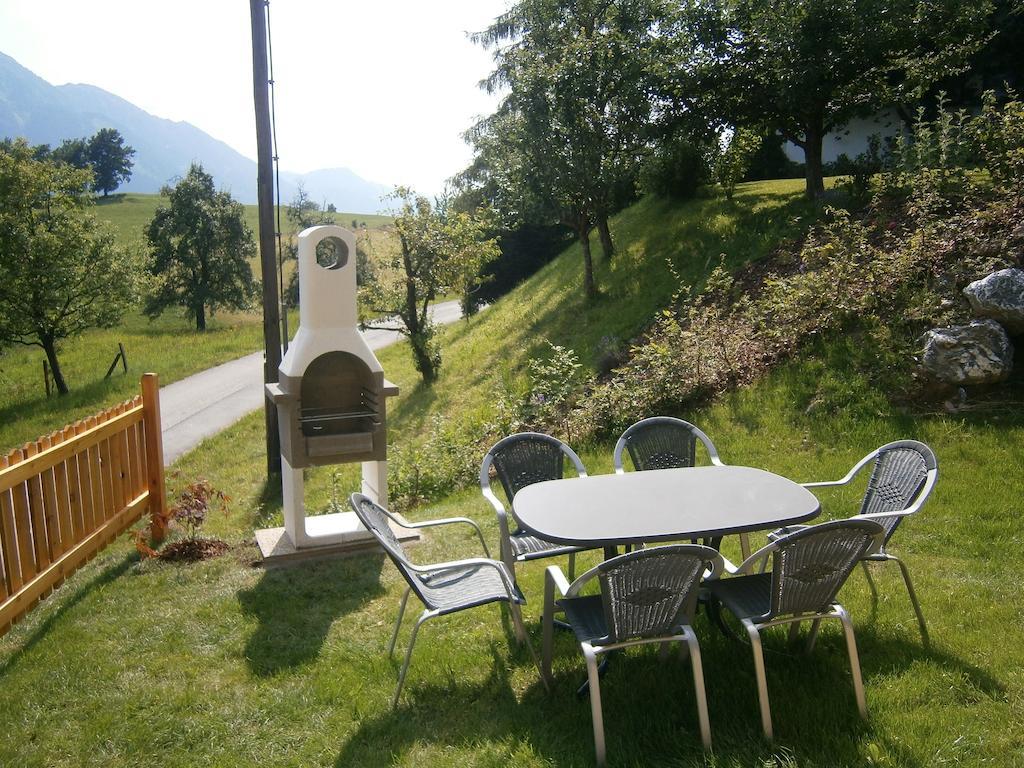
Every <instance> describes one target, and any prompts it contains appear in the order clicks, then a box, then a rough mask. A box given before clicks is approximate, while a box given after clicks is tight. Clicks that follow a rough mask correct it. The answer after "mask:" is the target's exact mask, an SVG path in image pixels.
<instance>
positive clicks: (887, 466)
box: [859, 440, 939, 542]
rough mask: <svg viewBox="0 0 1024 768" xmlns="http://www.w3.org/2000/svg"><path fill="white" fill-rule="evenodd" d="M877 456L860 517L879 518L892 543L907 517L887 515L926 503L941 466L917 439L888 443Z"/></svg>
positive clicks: (929, 449) (887, 539) (886, 536)
mask: <svg viewBox="0 0 1024 768" xmlns="http://www.w3.org/2000/svg"><path fill="white" fill-rule="evenodd" d="M874 456H875V459H874V465H873V466H872V468H871V477H869V478H868V486H867V490H866V491H865V493H864V500H863V502H862V503H861V507H860V513H859V514H861V515H874V516H876V517H873V519H874V520H877V521H878V522H879V523H881V524H882V527H883V528H885V542H888V541H889V539H890V537H892V535H893V533H895V532H896V528H897V527H898V526H899V524H900V521H901V520H902V519H903V518H904V515H893V516H891V517H885V516H884V513H886V512H899V511H902V510H905V509H908V508H909V507H911V506H913V505H914V504H915V502H918V501H919V500H920V501H922V502H923V501H924V498H926V497H927V495H928V494H929V493H931V489H932V487H933V486H934V484H935V483H934V481H935V476H936V475H937V474H938V466H939V465H938V460H937V459H936V458H935V454H934V453H933V452H932V449H931V448H929V447H928V446H927V445H925V444H924V443H920V442H918V441H917V440H897V441H896V442H892V443H886V444H885V445H883V446H882V447H881V448H878V449H877V450H876V451H875V452H874ZM869 457H870V454H869ZM929 481H931V482H929Z"/></svg>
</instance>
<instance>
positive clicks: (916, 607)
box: [889, 555, 931, 648]
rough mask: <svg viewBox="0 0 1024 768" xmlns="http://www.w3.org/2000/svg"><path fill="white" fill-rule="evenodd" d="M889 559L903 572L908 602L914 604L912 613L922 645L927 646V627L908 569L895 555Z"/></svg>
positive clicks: (928, 642)
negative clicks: (908, 596) (915, 616)
mask: <svg viewBox="0 0 1024 768" xmlns="http://www.w3.org/2000/svg"><path fill="white" fill-rule="evenodd" d="M889 559H890V560H893V561H895V562H896V564H897V565H899V567H900V571H901V572H902V573H903V581H904V583H905V584H906V585H907V593H908V594H909V595H910V602H911V603H913V605H914V613H916V614H917V625H918V626H919V627H920V628H921V639H922V640H923V641H924V645H925V647H926V648H927V647H928V646H929V645H930V644H931V642H930V640H929V638H928V627H926V626H925V623H924V613H922V612H921V604H920V603H919V602H918V601H917V593H916V592H914V585H913V584H912V583H911V581H910V571H908V570H907V566H906V564H905V563H904V562H903V561H902V560H900V559H899V558H898V557H896V556H895V555H889Z"/></svg>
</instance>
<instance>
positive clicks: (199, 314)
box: [196, 304, 206, 331]
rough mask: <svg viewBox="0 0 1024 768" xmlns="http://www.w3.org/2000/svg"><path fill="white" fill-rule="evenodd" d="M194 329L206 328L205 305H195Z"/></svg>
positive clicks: (203, 329) (201, 329) (202, 329)
mask: <svg viewBox="0 0 1024 768" xmlns="http://www.w3.org/2000/svg"><path fill="white" fill-rule="evenodd" d="M196 330H197V331H205V330H206V305H205V304H200V305H199V306H198V307H196Z"/></svg>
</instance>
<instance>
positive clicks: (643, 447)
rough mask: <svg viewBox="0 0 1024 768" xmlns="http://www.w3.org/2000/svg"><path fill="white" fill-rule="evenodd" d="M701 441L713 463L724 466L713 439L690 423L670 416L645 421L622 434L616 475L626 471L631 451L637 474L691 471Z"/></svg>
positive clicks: (615, 457)
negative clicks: (626, 453) (625, 458)
mask: <svg viewBox="0 0 1024 768" xmlns="http://www.w3.org/2000/svg"><path fill="white" fill-rule="evenodd" d="M698 440H699V441H700V442H701V443H702V444H703V445H704V448H705V450H707V452H708V456H709V457H710V459H711V463H712V464H721V461H720V460H719V458H718V451H717V450H716V449H715V445H714V443H712V442H711V438H709V437H708V436H707V435H706V434H704V433H703V432H702V431H701V430H700V429H698V428H697V427H696V426H694V425H693V424H691V423H690V422H688V421H683V420H682V419H675V418H672V417H671V416H652V417H651V418H649V419H643V420H641V421H638V422H637V423H636V424H633V425H632V426H631V427H629V428H628V429H627V430H626V431H625V432H623V433H622V437H620V438H619V440H618V442H617V443H616V444H615V453H614V455H613V459H614V462H615V471H616V472H619V473H621V472H622V471H623V467H622V453H623V451H624V450H627V451H629V457H630V458H631V459H632V460H633V467H634V469H636V470H637V471H643V470H646V469H671V468H675V467H692V466H694V465H696V463H697V441H698Z"/></svg>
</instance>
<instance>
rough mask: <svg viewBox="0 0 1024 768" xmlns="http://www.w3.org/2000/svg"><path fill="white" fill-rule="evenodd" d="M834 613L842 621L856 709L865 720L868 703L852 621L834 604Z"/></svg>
mask: <svg viewBox="0 0 1024 768" xmlns="http://www.w3.org/2000/svg"><path fill="white" fill-rule="evenodd" d="M836 615H837V616H838V617H839V620H840V621H841V622H843V634H844V635H846V651H847V653H848V654H849V655H850V672H851V673H852V674H853V695H854V696H855V697H856V698H857V709H858V710H859V711H860V716H861V717H863V718H864V719H865V720H867V717H868V705H867V702H865V700H864V680H863V678H862V677H861V674H860V656H858V655H857V639H856V638H855V637H854V635H853V622H852V621H850V615H849V614H848V613H847V612H846V611H845V610H844V609H843V608H842V607H841V606H838V605H837V606H836Z"/></svg>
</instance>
